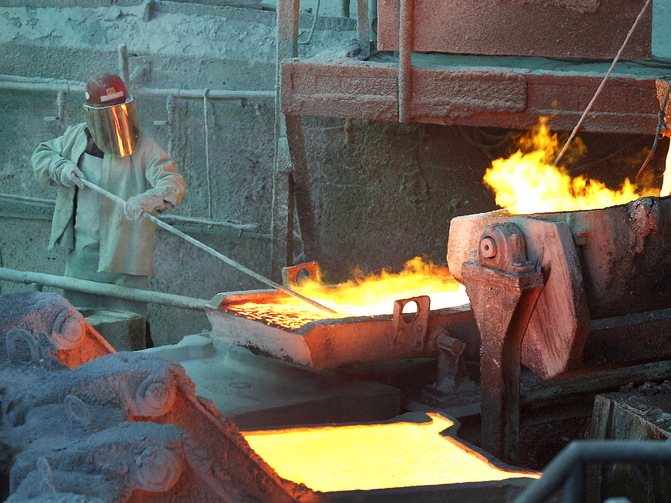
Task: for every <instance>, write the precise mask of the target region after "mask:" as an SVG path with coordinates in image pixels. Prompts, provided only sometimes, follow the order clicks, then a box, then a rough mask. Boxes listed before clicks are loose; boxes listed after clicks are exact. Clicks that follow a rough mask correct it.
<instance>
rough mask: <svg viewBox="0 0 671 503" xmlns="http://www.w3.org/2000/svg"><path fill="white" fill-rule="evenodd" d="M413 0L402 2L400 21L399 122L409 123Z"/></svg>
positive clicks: (402, 0)
mask: <svg viewBox="0 0 671 503" xmlns="http://www.w3.org/2000/svg"><path fill="white" fill-rule="evenodd" d="M412 10H413V0H401V6H400V7H399V20H398V52H399V57H398V121H399V122H409V117H410V102H411V100H412V38H413V25H412V23H413V19H412V14H413V13H412Z"/></svg>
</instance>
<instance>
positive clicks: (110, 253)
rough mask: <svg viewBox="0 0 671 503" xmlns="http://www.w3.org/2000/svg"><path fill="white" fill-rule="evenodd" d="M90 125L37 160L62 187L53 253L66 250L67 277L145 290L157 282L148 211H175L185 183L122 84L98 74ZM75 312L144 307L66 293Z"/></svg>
mask: <svg viewBox="0 0 671 503" xmlns="http://www.w3.org/2000/svg"><path fill="white" fill-rule="evenodd" d="M84 110H85V115H86V122H85V123H82V124H78V125H76V126H71V127H69V128H68V129H67V130H66V131H65V133H64V134H63V136H61V137H59V138H55V139H53V140H50V141H46V142H44V143H41V144H40V145H39V146H38V147H37V148H36V149H35V152H34V153H33V156H32V163H33V168H34V171H35V176H36V177H37V179H38V180H39V181H40V182H43V183H47V184H50V185H56V186H57V187H58V195H57V198H56V208H55V212H54V218H53V222H52V228H51V237H50V240H49V248H50V249H51V248H53V247H54V246H61V247H64V248H65V249H67V250H68V251H69V256H68V260H67V264H66V268H65V275H66V276H70V277H74V278H80V279H86V280H92V281H98V282H102V283H112V284H117V285H121V286H126V287H130V288H146V287H147V282H148V281H147V280H148V277H149V276H153V275H154V268H153V249H154V248H153V247H154V232H155V230H156V225H155V224H154V223H153V222H151V221H149V220H148V219H146V218H141V214H142V212H143V211H146V212H148V213H153V214H154V215H155V214H156V213H157V212H158V213H160V212H162V211H164V210H167V209H172V208H174V207H175V206H177V205H178V204H179V203H180V202H181V200H182V196H183V195H184V190H185V184H184V179H183V178H182V176H181V175H180V174H179V173H178V172H177V170H176V169H175V163H174V161H173V160H172V159H171V158H170V157H168V155H167V154H166V153H165V152H164V151H163V149H162V148H161V147H159V145H157V144H156V142H155V141H154V140H152V139H151V138H148V137H147V136H145V135H143V134H142V133H141V131H140V129H139V126H138V119H137V109H136V103H135V99H134V98H133V96H132V95H130V94H129V93H128V90H127V89H126V86H125V84H124V82H123V81H122V79H121V78H120V77H118V76H117V75H113V74H99V75H94V76H93V77H91V79H89V81H88V83H87V84H86V101H85V103H84ZM82 179H86V180H88V181H90V182H92V183H94V184H96V185H98V186H100V187H101V188H103V189H105V190H107V191H109V192H111V193H113V194H115V195H117V196H119V197H120V198H122V199H123V200H124V201H127V202H126V204H125V207H124V206H121V205H119V204H117V203H115V202H113V201H111V200H110V199H108V198H106V197H105V196H103V195H100V194H99V193H98V192H97V191H95V190H93V189H91V188H90V187H85V186H84V185H83V184H82V182H81V180H82ZM65 296H66V297H67V298H68V299H69V300H70V302H71V303H72V304H74V305H75V306H78V307H113V308H123V309H130V310H132V311H136V312H140V314H142V315H144V314H145V312H146V305H143V304H140V303H132V302H131V303H129V302H128V301H126V302H124V301H119V300H117V299H113V298H111V297H106V298H103V297H97V296H92V295H86V294H81V293H78V292H70V291H66V292H65Z"/></svg>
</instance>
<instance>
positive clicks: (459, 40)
mask: <svg viewBox="0 0 671 503" xmlns="http://www.w3.org/2000/svg"><path fill="white" fill-rule="evenodd" d="M413 3H414V5H413V23H412V26H411V27H409V28H407V27H406V28H407V29H409V30H410V31H411V33H412V47H413V50H414V51H431V52H447V53H452V54H503V55H518V56H546V57H555V58H594V59H611V58H613V57H614V56H615V54H617V52H618V49H619V48H620V44H622V41H623V40H624V39H625V37H626V35H627V32H628V30H629V29H630V28H631V25H632V24H633V22H634V20H635V19H636V16H637V15H638V14H639V12H640V11H641V8H642V7H643V5H644V4H645V0H636V1H634V0H632V1H628V2H622V1H620V0H528V1H526V2H496V1H489V2H466V1H463V0H429V1H426V0H425V1H422V2H413ZM402 4H403V0H383V1H380V2H378V23H377V26H378V31H377V36H378V47H379V49H380V50H383V51H393V50H398V46H399V36H398V30H399V21H398V20H399V10H401V8H402ZM651 11H652V9H650V8H649V9H647V12H646V13H645V14H644V17H643V19H642V22H641V23H640V26H639V29H638V30H636V31H635V32H634V33H633V35H632V37H631V40H630V43H629V44H628V45H627V47H626V50H625V51H624V52H623V58H624V59H650V55H651V43H652V41H651V38H652V37H651V31H652V29H651V24H652V12H651Z"/></svg>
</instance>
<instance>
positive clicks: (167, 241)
mask: <svg viewBox="0 0 671 503" xmlns="http://www.w3.org/2000/svg"><path fill="white" fill-rule="evenodd" d="M46 3H47V2H43V3H42V2H37V1H35V2H32V3H31V4H29V6H21V5H27V4H24V3H20V4H21V5H18V4H17V3H16V2H6V3H2V5H0V50H1V51H2V55H3V56H2V57H0V75H3V74H4V75H14V76H20V77H40V78H56V79H61V80H66V81H75V82H80V83H81V82H84V81H85V80H86V79H87V78H88V77H89V75H90V74H91V73H92V72H94V71H100V70H103V71H118V52H117V48H118V46H119V45H120V44H126V46H127V50H128V56H129V71H130V73H131V74H133V72H134V71H135V70H136V69H137V68H138V67H141V66H144V67H145V71H144V73H142V74H141V75H140V76H139V77H138V79H137V80H136V81H135V82H134V84H133V85H134V86H136V87H152V88H180V87H182V88H186V89H201V90H202V89H211V90H266V91H273V89H274V85H275V77H274V76H275V39H274V37H275V31H274V30H275V28H274V22H275V13H274V12H272V11H261V10H258V9H256V10H252V9H232V8H228V7H221V6H216V5H198V4H196V3H195V2H159V3H158V4H157V7H156V9H155V10H154V11H153V12H152V13H151V17H150V19H149V20H146V21H145V20H144V19H145V16H146V14H147V13H146V12H145V10H144V6H143V4H137V2H134V3H133V2H130V1H129V2H122V1H119V2H103V1H96V2H94V1H89V2H87V3H81V2H60V3H59V4H58V5H60V6H61V7H60V8H54V7H48V8H47V7H41V5H44V4H46ZM207 3H208V4H209V3H210V2H207ZM265 3H267V2H265ZM75 4H78V6H77V5H75ZM51 5H53V4H51ZM310 23H311V18H309V17H308V18H306V20H305V23H303V24H302V26H304V28H302V29H301V31H302V32H305V31H306V30H307V29H309V26H310ZM320 23H321V24H318V28H320V29H318V31H316V32H315V34H314V37H313V42H312V44H310V45H301V49H300V50H301V54H306V55H310V54H311V55H314V54H316V53H319V51H320V50H321V48H322V47H324V46H325V45H326V44H327V43H328V44H329V45H330V46H333V45H334V44H335V45H338V44H342V45H343V46H344V45H346V43H347V41H348V40H349V39H351V38H353V37H354V36H355V33H354V32H352V31H342V29H343V28H342V23H341V24H338V23H337V22H333V21H329V20H328V19H327V20H325V21H320ZM351 27H352V25H351V24H350V25H349V28H351ZM324 28H328V30H324ZM303 37H305V35H303ZM0 80H1V79H0ZM81 102H82V97H81V96H79V95H78V94H77V93H70V94H68V96H67V102H66V106H65V117H64V121H63V123H60V122H58V121H45V120H44V117H45V116H54V115H56V111H57V108H56V93H55V92H29V91H18V90H14V91H8V90H3V89H0V110H2V120H1V121H0V142H1V145H2V147H1V150H0V152H2V156H0V192H1V193H8V194H15V195H20V196H30V197H38V198H45V199H53V198H55V190H54V189H53V188H51V187H46V186H41V185H39V184H38V183H37V182H36V181H35V179H34V177H33V173H32V167H31V164H30V155H31V153H32V151H33V150H34V148H35V146H36V145H37V144H38V143H39V142H40V141H44V140H47V139H50V138H53V137H55V136H58V135H59V134H61V133H62V131H63V130H64V127H65V125H69V124H75V123H78V122H81V121H82V120H83V113H82V110H81ZM175 105H176V108H175V114H176V118H177V124H178V125H177V128H176V130H175V136H174V137H173V138H172V140H173V141H172V154H173V156H174V157H175V159H176V161H177V165H178V168H179V169H180V171H181V172H182V174H183V175H184V177H185V179H186V182H187V185H188V189H187V195H186V196H185V199H184V201H183V204H182V206H180V207H179V208H178V209H177V211H176V212H175V214H177V215H182V216H191V217H211V218H213V219H214V220H235V221H238V222H241V223H257V224H258V227H257V228H256V229H255V231H254V232H251V233H245V234H243V235H240V233H239V232H238V231H230V230H221V229H215V228H209V227H204V226H189V227H188V228H184V230H185V231H186V232H187V233H189V234H191V235H193V236H194V237H195V238H197V239H199V240H202V241H203V242H205V243H206V244H208V245H210V246H212V247H213V248H215V249H217V250H218V251H220V252H221V253H223V254H225V255H227V256H229V257H231V258H232V259H234V260H236V261H238V262H240V263H242V264H244V265H245V266H247V267H249V268H250V269H252V270H254V271H256V272H258V273H259V274H262V275H266V276H268V275H270V271H269V266H270V240H269V235H268V233H269V232H270V222H271V198H272V179H271V172H272V160H273V121H274V109H273V104H272V103H271V102H256V103H255V102H251V101H246V102H244V103H243V102H227V103H222V102H217V103H214V102H212V101H210V102H208V104H207V106H206V108H207V116H208V118H207V121H208V128H209V129H208V135H207V137H208V145H207V146H208V149H207V154H208V155H206V152H205V147H206V141H205V128H204V104H203V100H202V99H197V100H186V99H177V100H176V103H175ZM138 106H139V112H140V119H141V123H142V124H141V125H142V128H143V130H144V131H145V133H147V134H148V135H149V136H152V137H154V138H155V139H156V140H157V141H158V143H159V144H161V145H163V146H164V147H165V148H168V145H169V144H170V134H169V131H168V129H167V128H166V127H165V126H160V125H155V124H154V121H164V120H165V119H166V102H165V99H164V98H155V97H149V96H138ZM303 122H304V126H305V136H306V148H307V156H308V162H309V167H310V184H311V190H312V192H313V197H314V198H315V201H316V202H317V204H316V205H315V208H316V215H315V218H316V221H317V224H318V225H317V228H318V239H319V243H320V246H319V248H320V252H319V256H316V257H305V258H306V259H308V260H318V261H320V262H321V264H322V267H323V269H324V271H325V273H326V275H327V277H329V278H331V279H332V280H334V281H335V280H341V279H344V278H346V277H347V276H348V275H349V272H350V271H351V269H352V268H354V267H355V266H359V267H361V268H362V269H364V270H365V271H369V272H374V271H378V270H379V269H381V268H384V267H390V268H396V269H398V268H399V267H400V266H401V265H402V264H403V263H404V262H405V261H406V260H408V259H410V258H412V257H414V256H417V255H427V256H429V257H430V258H431V259H433V260H434V261H436V262H438V263H441V264H444V263H445V252H446V241H447V232H448V226H449V220H450V219H451V218H452V217H454V216H457V215H463V214H468V213H476V212H482V211H489V210H491V209H494V203H493V197H492V195H491V194H490V193H489V191H488V189H486V188H484V187H483V186H482V183H481V180H482V176H483V174H484V172H485V169H486V168H487V167H488V166H489V162H490V158H495V157H497V156H500V155H502V154H504V153H505V152H506V151H508V150H510V148H511V143H510V142H509V141H508V140H506V139H505V138H506V133H507V131H501V130H498V129H494V130H491V131H489V132H487V131H483V130H479V129H476V128H457V127H442V126H423V125H419V124H397V123H382V122H378V123H371V122H366V121H353V123H352V127H351V129H350V128H347V132H346V131H345V129H344V124H343V121H342V120H338V119H323V118H311V117H306V118H304V121H303ZM499 143H500V145H498V144H499ZM591 143H592V144H593V145H594V148H593V149H592V150H590V153H589V156H590V157H589V158H588V159H586V160H585V161H584V162H585V163H587V162H590V161H592V160H598V159H604V158H607V156H608V155H610V154H611V153H612V152H614V151H616V150H617V149H619V148H621V147H622V146H623V145H625V146H626V145H631V152H622V153H623V154H627V155H631V156H634V157H636V156H638V157H640V153H641V152H642V151H643V150H644V148H645V147H647V146H649V145H651V144H652V137H645V138H639V137H636V138H629V137H613V138H603V137H598V136H595V137H594V138H593V139H592V140H591ZM495 144H497V145H498V146H497V147H496V148H492V146H493V145H495ZM662 148H663V149H664V153H665V145H664V146H663V147H662ZM208 159H209V175H208V169H207V164H208ZM639 165H640V163H639ZM657 166H659V162H657ZM589 169H590V170H592V171H594V170H601V171H602V172H604V173H606V174H607V175H608V176H610V177H612V178H617V179H621V178H623V177H624V176H633V174H634V173H635V171H636V167H634V168H632V164H627V163H624V164H620V163H619V161H616V160H613V159H612V158H611V159H607V160H606V161H604V162H602V163H600V164H599V163H597V164H596V165H593V166H591V167H590V168H589ZM632 170H633V173H632ZM0 203H1V204H0V263H1V265H2V266H5V267H9V268H14V269H20V270H32V271H37V272H47V273H53V274H61V273H62V271H63V269H64V260H65V255H64V253H63V252H62V251H60V250H52V251H47V249H46V248H47V243H48V236H49V226H50V222H49V220H48V218H49V212H48V209H47V210H45V209H44V208H42V209H40V208H36V207H34V206H26V207H23V206H21V205H17V204H16V203H14V202H12V203H8V202H7V200H3V199H2V198H0ZM298 251H299V250H298V249H297V253H298ZM155 264H156V278H154V279H153V280H152V281H151V283H150V286H151V288H153V289H155V290H157V291H161V292H168V293H174V294H180V295H185V296H191V297H199V298H205V299H209V298H211V297H212V296H214V295H215V294H216V293H218V292H222V291H232V290H245V289H257V288H263V287H264V286H263V285H260V284H259V283H258V282H256V281H255V280H253V279H251V278H248V277H247V276H245V275H243V274H242V273H239V272H238V271H236V270H235V269H233V268H231V267H230V266H227V265H226V264H223V263H221V262H219V261H218V260H216V259H214V258H213V257H210V256H209V255H207V254H206V253H205V252H202V251H200V250H197V249H195V248H194V247H193V246H192V245H190V244H188V243H185V242H183V241H181V240H180V239H179V238H177V237H175V236H172V235H169V234H167V233H165V232H164V231H158V233H157V238H156V250H155ZM0 288H1V291H2V293H8V292H11V291H17V290H21V289H25V286H23V285H16V284H12V283H8V282H4V281H3V282H0ZM149 321H150V323H151V326H152V335H153V338H154V341H155V343H156V344H168V343H175V342H177V341H178V340H180V339H181V337H182V336H184V335H185V334H190V333H197V332H199V331H201V330H207V329H209V324H208V322H207V319H206V318H205V315H204V314H201V313H197V312H191V311H184V310H181V309H177V308H169V307H162V306H158V305H152V306H150V310H149Z"/></svg>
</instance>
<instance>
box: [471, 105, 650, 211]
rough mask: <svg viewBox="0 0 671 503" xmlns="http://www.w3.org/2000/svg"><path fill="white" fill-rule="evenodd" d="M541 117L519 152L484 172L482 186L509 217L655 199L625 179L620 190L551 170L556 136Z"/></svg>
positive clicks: (555, 151) (646, 191)
mask: <svg viewBox="0 0 671 503" xmlns="http://www.w3.org/2000/svg"><path fill="white" fill-rule="evenodd" d="M546 122H547V118H544V117H542V118H541V119H540V121H539V124H538V125H537V126H536V127H535V128H533V129H532V131H531V132H530V134H529V135H528V136H525V137H523V138H522V140H521V141H520V150H518V151H517V152H515V153H514V154H513V155H511V156H510V157H508V158H507V159H497V160H495V161H493V162H492V167H491V168H489V169H488V170H487V172H486V173H485V176H484V182H485V183H486V184H487V185H489V186H490V187H491V188H492V189H493V190H494V192H495V195H496V204H497V205H499V206H501V207H502V208H506V209H507V210H508V211H509V212H510V213H513V214H516V213H547V212H555V211H577V210H590V209H600V208H606V207H608V206H614V205H618V204H625V203H628V202H629V201H633V200H635V199H638V198H639V197H643V196H657V195H659V192H658V191H656V190H654V189H641V188H638V187H636V185H634V184H632V183H631V182H630V181H629V179H625V181H624V182H623V183H622V186H621V188H620V189H619V190H610V189H608V188H607V187H606V186H605V185H604V184H603V183H602V182H599V181H597V180H591V179H589V178H585V177H583V176H579V177H576V178H573V177H571V176H570V175H569V174H568V173H567V172H566V171H565V170H564V169H563V168H561V167H557V166H552V160H553V159H554V158H555V157H556V156H557V154H558V152H559V148H558V147H559V145H558V141H557V135H556V134H555V135H552V134H550V130H549V128H548V127H547V125H546Z"/></svg>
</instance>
